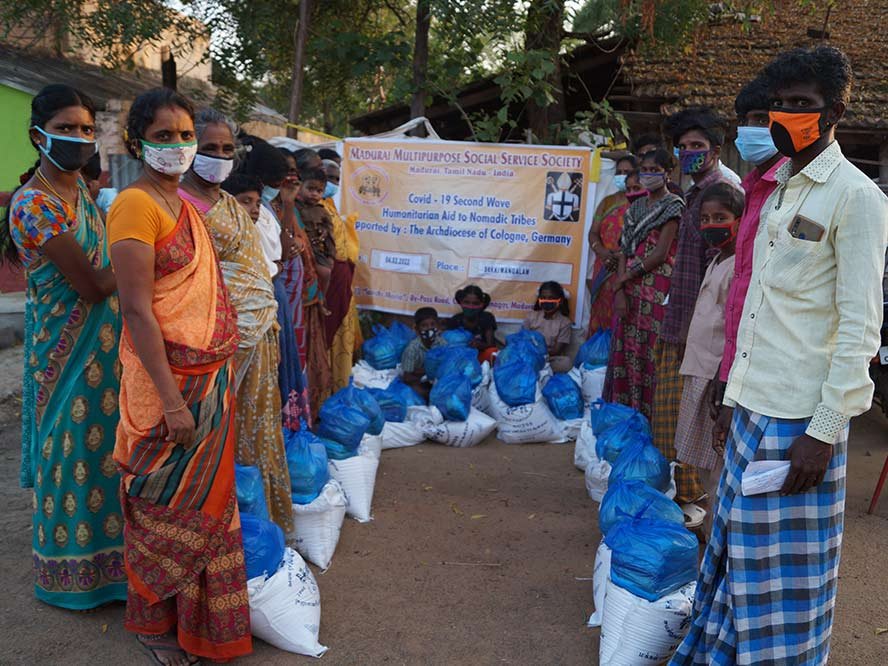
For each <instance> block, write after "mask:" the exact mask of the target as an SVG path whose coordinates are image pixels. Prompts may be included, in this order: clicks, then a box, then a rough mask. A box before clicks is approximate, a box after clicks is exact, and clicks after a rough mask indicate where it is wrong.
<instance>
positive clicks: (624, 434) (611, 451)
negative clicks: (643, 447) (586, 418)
mask: <svg viewBox="0 0 888 666" xmlns="http://www.w3.org/2000/svg"><path fill="white" fill-rule="evenodd" d="M633 442H641V443H642V444H651V442H652V440H651V433H650V429H649V428H648V426H647V420H646V419H645V418H644V417H643V416H642V415H641V414H640V413H638V412H635V413H634V414H633V415H632V416H630V417H629V418H628V419H626V420H625V421H621V422H620V423H617V425H615V426H611V427H610V428H608V429H607V430H605V431H604V432H603V433H601V435H599V436H598V439H597V440H596V442H595V455H597V456H598V457H599V458H600V459H601V460H607V461H608V462H609V463H610V464H612V465H613V464H614V463H616V462H617V458H618V457H619V456H620V453H622V451H623V449H625V448H626V447H627V446H629V445H630V444H632V443H633Z"/></svg>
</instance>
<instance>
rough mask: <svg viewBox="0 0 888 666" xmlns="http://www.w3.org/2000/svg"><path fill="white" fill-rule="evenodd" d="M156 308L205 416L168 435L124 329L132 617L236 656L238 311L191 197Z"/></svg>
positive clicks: (122, 447) (188, 645)
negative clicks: (186, 440)
mask: <svg viewBox="0 0 888 666" xmlns="http://www.w3.org/2000/svg"><path fill="white" fill-rule="evenodd" d="M152 309H153V311H154V315H155V317H156V318H157V322H158V324H159V325H160V329H161V333H162V335H163V339H164V346H165V348H166V353H167V360H168V362H169V365H170V369H171V370H172V372H173V376H174V377H175V378H176V379H177V381H178V382H179V386H180V389H181V392H182V397H183V398H184V399H185V402H186V404H187V405H188V407H189V409H190V410H191V414H192V415H193V416H194V421H195V423H196V432H195V440H194V443H193V444H192V445H191V446H188V447H185V446H181V445H177V444H174V443H172V442H169V441H168V440H167V435H168V432H167V428H166V424H165V421H164V417H163V405H162V403H161V400H160V397H159V396H158V393H157V390H156V389H155V387H154V383H153V382H152V380H151V378H150V377H149V375H148V372H147V371H146V370H145V367H144V366H143V365H142V362H141V361H140V359H139V357H138V355H137V354H136V352H135V350H134V348H133V346H132V341H131V339H130V336H129V332H128V330H127V329H126V327H125V328H124V334H123V337H122V340H121V344H120V360H121V363H122V365H123V379H122V382H121V390H120V425H119V426H118V429H117V445H116V448H115V451H114V458H115V460H116V461H117V463H118V464H119V466H120V470H121V476H122V490H121V497H122V504H123V511H124V521H125V533H124V538H125V557H126V571H127V575H128V578H129V595H128V599H127V610H126V621H125V626H126V628H127V629H128V630H130V631H134V632H138V633H141V634H163V633H166V632H168V631H170V630H172V629H173V628H174V627H176V629H177V633H178V641H179V645H180V646H181V647H182V648H183V649H184V650H186V651H188V652H189V653H191V654H194V655H198V656H200V657H207V658H210V659H229V658H232V657H237V656H240V655H244V654H248V653H249V652H250V651H251V649H252V647H251V637H250V616H249V603H248V598H247V588H246V573H245V570H244V555H243V547H242V544H241V534H240V519H239V516H238V512H237V500H236V495H235V487H234V448H235V430H234V370H233V367H232V356H233V354H234V353H235V350H236V349H237V344H238V335H237V317H236V314H235V312H234V309H233V308H232V306H231V304H230V302H229V298H228V293H227V291H226V289H225V285H224V283H223V279H222V275H221V272H220V269H219V265H218V262H217V260H216V256H215V253H214V250H213V246H212V242H211V240H210V237H209V234H208V232H207V229H206V227H205V226H204V224H203V222H202V220H201V219H200V217H199V215H198V214H197V212H196V211H195V210H194V208H193V207H192V206H191V205H190V204H188V203H186V202H183V205H182V213H181V215H180V217H179V220H178V222H177V224H176V227H175V229H174V230H173V231H172V232H171V233H170V234H169V235H168V236H166V237H165V238H162V239H160V240H159V241H157V243H156V244H155V283H154V302H153V305H152Z"/></svg>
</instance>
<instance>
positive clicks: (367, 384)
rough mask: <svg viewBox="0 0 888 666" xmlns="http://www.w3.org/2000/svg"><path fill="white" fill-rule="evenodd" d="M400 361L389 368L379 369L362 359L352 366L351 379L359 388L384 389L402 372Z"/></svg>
mask: <svg viewBox="0 0 888 666" xmlns="http://www.w3.org/2000/svg"><path fill="white" fill-rule="evenodd" d="M400 367H401V366H400V363H399V364H398V366H397V367H394V368H390V369H389V370H377V369H376V368H374V367H373V366H372V365H370V364H369V363H368V362H367V361H364V360H361V361H358V362H357V363H355V365H354V367H353V368H352V373H351V379H352V381H353V382H354V383H355V386H357V387H358V388H365V389H384V388H385V387H386V386H388V385H389V384H391V383H392V381H393V380H394V379H396V378H397V377H398V375H400V374H401V370H400Z"/></svg>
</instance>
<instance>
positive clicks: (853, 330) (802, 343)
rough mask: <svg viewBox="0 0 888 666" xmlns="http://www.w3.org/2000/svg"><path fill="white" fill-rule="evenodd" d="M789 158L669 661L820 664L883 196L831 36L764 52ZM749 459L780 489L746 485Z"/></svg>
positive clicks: (743, 327)
mask: <svg viewBox="0 0 888 666" xmlns="http://www.w3.org/2000/svg"><path fill="white" fill-rule="evenodd" d="M764 76H765V77H766V79H767V80H768V86H769V89H770V98H771V110H770V121H771V136H772V138H773V139H774V144H775V145H776V147H777V149H778V150H779V151H780V152H781V153H783V154H784V155H786V156H788V157H790V158H791V159H790V161H789V162H787V163H786V164H784V165H783V166H782V167H780V168H779V169H778V170H777V182H778V187H777V190H776V191H775V192H774V193H773V194H772V195H771V196H770V198H769V199H768V201H767V202H766V203H765V206H764V208H763V209H762V214H761V222H760V225H761V226H762V227H763V229H761V230H760V231H759V233H758V234H757V235H756V237H755V251H754V263H753V272H752V281H751V284H750V286H749V291H748V293H747V294H746V301H745V303H744V306H743V317H742V320H741V324H740V329H739V331H738V334H737V354H736V356H735V359H734V365H733V367H732V368H731V374H730V377H729V379H728V388H727V391H726V393H725V403H726V404H728V405H730V406H733V407H734V415H733V421H732V423H731V433H730V435H729V436H728V439H727V444H726V456H725V470H724V472H723V474H722V478H721V482H720V486H719V503H718V509H717V513H716V515H715V524H714V526H713V530H712V538H711V539H710V540H709V544H708V546H707V549H706V554H705V556H704V558H703V564H702V567H701V571H700V577H699V579H698V581H697V591H696V598H695V600H694V617H693V621H692V623H691V628H690V632H689V633H688V635H687V637H686V638H685V640H684V641H683V642H682V644H681V645H680V646H679V648H678V652H677V653H676V655H675V656H674V657H673V659H672V661H671V662H670V663H672V664H676V665H678V664H713V663H717V664H737V663H739V664H777V663H779V664H811V665H812V666H813V665H821V664H826V662H827V659H828V657H829V643H830V635H831V632H832V622H833V612H834V609H835V601H836V587H837V581H838V570H839V559H840V555H841V546H842V532H843V525H844V507H845V473H846V461H847V442H848V421H849V419H850V418H851V417H852V416H856V415H858V414H861V413H862V412H865V411H866V410H867V409H869V407H870V404H871V402H872V395H873V384H872V382H871V381H870V379H869V374H868V365H869V361H870V359H871V358H872V357H873V355H875V353H876V351H877V350H878V348H879V327H880V325H881V318H882V272H883V270H884V261H885V246H886V244H888V198H886V197H885V195H884V194H882V192H881V191H880V190H879V188H878V187H877V186H876V185H875V184H874V183H873V182H872V181H871V180H870V179H869V178H868V177H867V176H866V174H864V173H862V172H861V171H860V170H858V169H857V168H856V167H855V166H853V165H852V164H851V163H850V162H849V161H848V160H847V159H845V157H844V156H843V155H842V150H841V148H840V147H839V144H838V143H836V141H835V128H836V124H837V123H838V122H839V121H840V120H841V118H842V116H843V115H844V114H845V109H846V105H847V103H848V100H849V98H850V92H851V78H852V73H851V65H850V63H849V62H848V59H847V58H846V57H845V55H844V54H843V53H842V52H841V51H839V50H837V49H835V48H832V47H828V46H820V47H817V48H815V49H811V50H805V49H797V50H795V51H791V52H788V53H783V54H781V55H779V56H777V58H776V59H775V60H774V61H773V62H772V63H771V64H770V65H768V66H767V67H766V68H765V71H764ZM753 459H755V460H785V461H789V462H790V468H789V473H788V475H787V477H786V481H785V482H784V484H783V487H782V488H781V490H780V491H779V492H772V493H765V494H762V495H753V496H749V497H746V496H744V495H742V493H741V490H740V487H741V479H742V476H743V472H744V471H745V470H746V466H747V465H748V464H749V462H750V461H752V460H753Z"/></svg>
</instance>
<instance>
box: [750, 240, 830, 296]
mask: <svg viewBox="0 0 888 666" xmlns="http://www.w3.org/2000/svg"><path fill="white" fill-rule="evenodd" d="M826 237H827V232H826V231H824V233H823V236H822V237H821V238H820V240H818V241H812V240H802V239H800V238H794V237H793V236H792V235H791V234H790V233H789V230H788V229H787V227H786V225H783V226H781V227H780V230H779V231H778V232H777V237H776V238H775V239H774V240H773V241H770V242H771V243H773V247H772V248H771V254H770V256H769V257H768V261H767V263H766V264H765V266H764V269H763V270H762V284H764V285H767V286H769V287H774V288H775V289H781V290H783V291H795V290H796V288H797V286H798V281H799V280H801V279H803V278H804V274H805V271H806V270H808V269H809V268H811V266H812V265H814V264H815V263H816V262H817V260H818V258H819V257H820V255H821V254H822V253H823V248H824V246H825V244H826Z"/></svg>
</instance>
